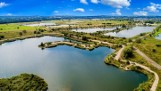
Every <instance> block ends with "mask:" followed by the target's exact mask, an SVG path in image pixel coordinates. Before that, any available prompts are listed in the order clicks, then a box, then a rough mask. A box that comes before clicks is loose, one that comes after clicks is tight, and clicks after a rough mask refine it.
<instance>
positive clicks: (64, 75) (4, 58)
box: [0, 36, 147, 91]
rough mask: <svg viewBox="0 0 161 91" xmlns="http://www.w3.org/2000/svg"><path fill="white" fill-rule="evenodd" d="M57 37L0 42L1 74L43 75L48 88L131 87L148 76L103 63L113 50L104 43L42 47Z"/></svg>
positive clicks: (123, 90)
mask: <svg viewBox="0 0 161 91" xmlns="http://www.w3.org/2000/svg"><path fill="white" fill-rule="evenodd" d="M62 40H64V39H63V38H59V37H49V36H46V37H41V38H31V39H25V40H18V41H15V42H10V43H5V44H2V45H0V62H1V64H0V77H1V78H6V77H11V76H15V75H18V74H21V73H32V74H36V75H38V76H40V77H42V78H44V79H45V81H46V82H47V83H48V85H49V91H132V90H133V89H134V88H136V87H138V86H139V84H140V83H142V82H144V81H147V76H146V75H144V74H142V73H138V72H134V71H123V70H121V69H118V68H116V67H113V66H110V65H106V64H105V63H104V58H105V57H106V55H108V54H110V53H112V52H114V50H113V49H110V48H107V47H99V48H96V49H95V50H93V51H87V50H81V49H77V48H74V47H69V46H58V47H55V48H49V49H45V50H41V49H40V48H38V45H39V44H40V43H41V42H49V41H62Z"/></svg>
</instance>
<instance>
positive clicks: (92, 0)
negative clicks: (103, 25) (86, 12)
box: [91, 0, 99, 4]
mask: <svg viewBox="0 0 161 91" xmlns="http://www.w3.org/2000/svg"><path fill="white" fill-rule="evenodd" d="M91 2H92V3H94V4H98V3H99V1H98V0H91Z"/></svg>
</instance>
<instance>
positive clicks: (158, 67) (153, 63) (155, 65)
mask: <svg viewBox="0 0 161 91" xmlns="http://www.w3.org/2000/svg"><path fill="white" fill-rule="evenodd" d="M134 48H135V51H136V52H137V53H138V54H139V55H141V56H142V57H143V58H144V59H145V60H146V61H147V62H149V63H150V64H152V65H153V66H154V67H155V68H157V69H159V70H161V66H160V65H159V64H157V63H156V62H155V61H153V60H152V59H151V58H149V57H148V56H146V55H145V54H144V53H143V52H141V51H140V50H139V49H137V48H136V47H134Z"/></svg>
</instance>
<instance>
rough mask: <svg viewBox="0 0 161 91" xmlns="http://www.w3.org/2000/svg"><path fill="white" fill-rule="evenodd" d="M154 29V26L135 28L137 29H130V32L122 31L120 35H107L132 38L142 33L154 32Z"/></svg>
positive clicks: (111, 33)
mask: <svg viewBox="0 0 161 91" xmlns="http://www.w3.org/2000/svg"><path fill="white" fill-rule="evenodd" d="M154 28H155V27H154V26H135V27H133V28H130V29H128V30H122V31H120V32H118V33H116V32H110V33H106V34H105V35H110V36H114V37H126V38H131V37H134V36H136V35H139V34H140V33H146V32H152V31H153V29H154Z"/></svg>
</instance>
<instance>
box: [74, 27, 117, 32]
mask: <svg viewBox="0 0 161 91" xmlns="http://www.w3.org/2000/svg"><path fill="white" fill-rule="evenodd" d="M114 29H116V27H111V28H85V29H73V30H72V31H75V32H84V33H95V32H97V31H112V30H114Z"/></svg>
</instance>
